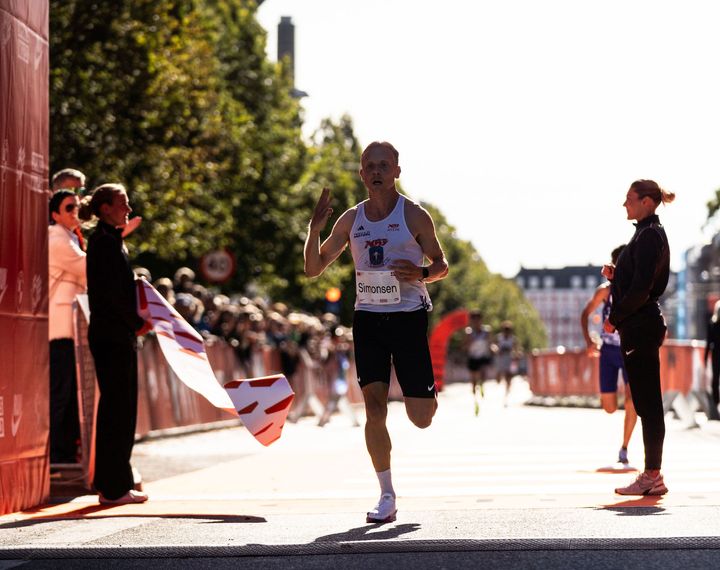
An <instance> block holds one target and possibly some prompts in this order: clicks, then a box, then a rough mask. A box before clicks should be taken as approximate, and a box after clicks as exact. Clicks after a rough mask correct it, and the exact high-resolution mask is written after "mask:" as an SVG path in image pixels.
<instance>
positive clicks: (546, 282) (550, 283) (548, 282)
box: [543, 275, 555, 289]
mask: <svg viewBox="0 0 720 570" xmlns="http://www.w3.org/2000/svg"><path fill="white" fill-rule="evenodd" d="M543 287H545V289H552V288H553V287H555V278H554V277H553V276H552V275H546V276H545V277H543Z"/></svg>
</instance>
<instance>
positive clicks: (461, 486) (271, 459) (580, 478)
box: [0, 383, 720, 568]
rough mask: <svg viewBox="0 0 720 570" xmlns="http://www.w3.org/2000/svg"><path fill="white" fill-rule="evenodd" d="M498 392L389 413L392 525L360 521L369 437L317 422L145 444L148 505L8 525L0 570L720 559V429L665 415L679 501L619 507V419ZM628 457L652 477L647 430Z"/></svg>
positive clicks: (93, 508) (460, 388)
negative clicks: (502, 558) (118, 564)
mask: <svg viewBox="0 0 720 570" xmlns="http://www.w3.org/2000/svg"><path fill="white" fill-rule="evenodd" d="M487 392H488V395H487V398H486V400H485V401H483V402H482V404H481V411H480V415H479V416H478V417H475V416H474V414H473V411H472V410H473V404H472V399H471V397H470V389H469V387H468V386H467V385H450V386H448V388H447V390H446V391H445V392H443V394H442V395H441V399H440V408H439V411H438V414H437V417H436V419H435V422H434V424H433V426H431V427H430V428H429V429H427V430H418V429H416V428H414V427H413V426H412V425H411V424H410V422H409V421H408V420H407V418H406V417H405V416H404V410H403V406H402V404H401V403H393V404H391V411H390V415H389V427H390V432H391V436H392V438H393V446H394V447H393V479H394V483H395V488H396V491H397V492H398V508H399V513H398V518H397V521H396V522H394V523H390V524H387V525H371V524H365V522H364V512H365V511H366V510H368V508H370V507H371V506H372V504H373V503H374V502H375V500H376V499H377V489H376V486H377V482H376V480H375V476H374V473H373V472H372V468H371V466H370V464H369V460H368V458H367V455H366V451H365V449H364V441H363V432H362V428H353V427H352V426H351V425H350V423H349V421H348V420H347V419H346V418H344V417H342V416H339V415H338V416H334V417H333V419H332V421H331V422H330V423H329V424H328V425H327V426H326V427H324V428H318V427H317V426H316V425H315V421H314V420H313V419H311V418H306V419H303V420H302V421H301V422H299V423H298V424H288V425H287V426H286V428H285V433H284V435H283V437H282V438H281V440H280V441H278V442H277V443H276V444H274V445H272V446H271V447H270V448H263V447H261V446H260V445H258V444H257V443H256V442H255V441H254V440H253V439H252V438H251V437H250V436H249V435H248V434H247V433H246V432H245V430H244V429H243V428H232V429H225V430H219V431H214V432H207V433H199V434H194V435H186V436H178V437H174V438H168V439H160V440H154V441H149V442H145V443H141V444H139V445H138V446H136V453H135V459H134V461H135V463H136V465H137V466H138V467H139V468H140V470H141V471H142V472H143V475H144V479H145V486H144V488H145V490H146V491H147V492H148V493H149V494H150V497H151V500H150V501H149V502H147V503H145V504H143V505H131V506H120V507H106V506H101V505H99V504H98V503H97V498H96V497H95V496H84V497H78V498H76V499H74V500H72V501H71V502H66V503H61V504H55V505H48V506H44V507H41V508H38V509H35V510H33V511H26V512H23V513H14V514H11V515H7V516H4V517H0V529H1V532H0V560H2V559H5V560H10V559H12V560H21V559H55V560H59V559H66V560H67V559H98V558H106V557H107V558H118V557H121V558H125V559H138V560H139V559H142V558H145V557H147V556H152V557H161V558H176V557H180V558H187V557H190V558H198V560H199V559H201V558H203V559H204V558H207V557H212V558H225V557H238V556H275V557H277V556H280V557H282V556H290V555H293V556H297V555H304V556H305V555H313V556H314V555H334V556H340V555H346V554H353V553H382V554H384V555H388V556H389V555H391V554H392V553H398V552H410V553H412V552H415V553H418V552H426V553H427V552H446V553H447V552H468V553H471V552H475V553H483V552H484V553H486V554H487V553H498V552H520V551H523V552H531V551H532V552H537V551H543V552H557V553H560V552H565V553H568V552H571V551H578V552H579V551H593V552H595V551H598V552H599V551H602V552H605V553H606V556H605V557H604V559H606V560H607V555H609V553H614V554H613V556H615V555H616V554H617V552H619V551H627V552H634V553H635V554H638V553H640V554H643V555H650V553H653V552H657V551H664V550H667V551H668V555H670V552H671V551H672V552H673V553H674V555H677V554H678V553H679V552H682V553H685V554H687V553H689V552H692V553H693V556H699V554H698V553H700V554H702V555H703V556H706V557H707V556H710V557H711V558H712V560H716V558H714V557H715V556H718V555H719V554H720V526H719V525H718V521H720V477H718V474H719V473H720V453H718V449H719V448H720V447H719V444H720V426H718V425H715V424H717V423H718V422H712V423H706V424H704V425H702V426H701V427H700V428H697V429H693V430H688V429H685V428H683V426H682V425H681V424H680V422H678V421H675V420H673V419H672V418H671V417H670V416H668V419H667V426H668V429H667V432H668V434H667V439H666V451H665V465H666V467H665V469H664V471H665V478H666V482H667V485H668V487H669V489H670V493H669V494H668V495H666V496H665V497H630V498H628V497H620V496H618V495H615V494H614V493H613V489H614V487H616V486H619V485H622V484H625V483H627V482H629V480H630V479H631V478H632V476H633V475H632V473H629V474H628V473H624V474H623V473H612V472H610V473H608V472H603V468H604V467H607V465H608V464H611V463H612V461H613V460H614V459H615V455H616V453H617V447H618V446H617V442H618V438H619V436H620V430H621V425H622V415H621V414H615V415H613V416H608V415H606V414H604V413H603V412H601V411H599V410H593V409H559V408H540V407H531V406H522V405H521V402H522V401H523V400H524V399H525V398H526V397H527V393H526V392H524V386H522V385H519V386H518V385H516V387H515V389H514V392H513V394H512V398H511V399H510V401H509V406H508V407H504V406H503V402H502V394H501V391H500V389H499V388H498V387H497V386H496V385H495V384H494V383H492V384H490V385H488V390H487ZM630 457H631V461H634V462H635V463H636V464H641V463H642V439H641V434H640V430H639V427H638V428H637V430H636V433H635V434H634V436H633V440H632V442H631V446H630ZM493 556H494V555H493ZM653 556H654V554H653ZM642 560H644V558H643V559H642ZM703 560H705V558H703ZM687 563H688V562H687V561H685V562H683V564H685V566H686V567H688V566H687ZM606 567H607V566H606ZM0 568H3V566H2V565H0Z"/></svg>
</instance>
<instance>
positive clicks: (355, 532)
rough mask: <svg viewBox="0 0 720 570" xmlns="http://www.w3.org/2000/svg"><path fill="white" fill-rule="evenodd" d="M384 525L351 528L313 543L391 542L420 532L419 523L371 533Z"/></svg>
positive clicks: (376, 524) (317, 539) (371, 524)
mask: <svg viewBox="0 0 720 570" xmlns="http://www.w3.org/2000/svg"><path fill="white" fill-rule="evenodd" d="M382 524H383V523H369V524H366V525H364V526H360V527H357V528H351V529H350V530H347V531H345V532H338V533H336V534H328V535H325V536H319V537H317V538H316V539H315V540H314V541H313V542H314V543H318V542H353V541H360V540H389V539H391V538H398V537H399V536H402V535H403V534H408V533H411V532H415V531H417V530H420V524H419V523H410V524H398V525H395V526H394V527H392V528H385V529H384V530H382V531H378V532H371V531H373V530H375V529H377V528H379V527H380V526H381V525H382Z"/></svg>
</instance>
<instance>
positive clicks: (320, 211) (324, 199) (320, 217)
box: [310, 188, 333, 231]
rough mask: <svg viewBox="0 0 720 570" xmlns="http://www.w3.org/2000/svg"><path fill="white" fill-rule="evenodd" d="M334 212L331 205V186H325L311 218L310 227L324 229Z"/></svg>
mask: <svg viewBox="0 0 720 570" xmlns="http://www.w3.org/2000/svg"><path fill="white" fill-rule="evenodd" d="M332 213H333V209H332V208H331V207H330V188H323V190H322V193H321V194H320V198H319V199H318V201H317V204H316V205H315V210H314V211H313V215H312V218H311V219H310V229H311V230H316V231H320V230H321V229H323V228H324V227H325V224H327V221H328V219H329V218H330V216H331V215H332Z"/></svg>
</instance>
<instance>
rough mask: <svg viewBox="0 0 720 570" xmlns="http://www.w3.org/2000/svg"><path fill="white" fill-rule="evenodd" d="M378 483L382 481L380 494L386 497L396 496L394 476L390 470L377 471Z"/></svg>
mask: <svg viewBox="0 0 720 570" xmlns="http://www.w3.org/2000/svg"><path fill="white" fill-rule="evenodd" d="M375 473H376V474H377V478H378V481H380V494H381V495H385V494H386V493H389V494H391V495H392V496H393V497H394V496H395V489H393V486H392V475H391V474H390V469H387V470H386V471H376V472H375Z"/></svg>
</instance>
